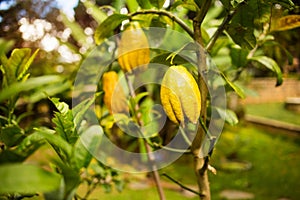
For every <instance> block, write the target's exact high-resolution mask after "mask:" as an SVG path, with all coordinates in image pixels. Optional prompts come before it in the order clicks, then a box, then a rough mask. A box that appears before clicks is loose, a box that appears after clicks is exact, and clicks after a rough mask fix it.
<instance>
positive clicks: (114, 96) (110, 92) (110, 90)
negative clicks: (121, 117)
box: [102, 71, 128, 114]
mask: <svg viewBox="0 0 300 200" xmlns="http://www.w3.org/2000/svg"><path fill="white" fill-rule="evenodd" d="M102 81H103V91H104V98H103V101H104V104H105V105H106V107H107V108H108V110H109V112H110V113H111V114H112V113H127V112H128V105H127V102H126V96H125V93H124V91H123V89H122V87H121V86H120V85H119V84H118V74H117V73H116V72H115V71H109V72H106V73H104V74H103V77H102Z"/></svg>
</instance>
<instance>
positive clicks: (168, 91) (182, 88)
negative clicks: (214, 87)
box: [160, 66, 201, 124]
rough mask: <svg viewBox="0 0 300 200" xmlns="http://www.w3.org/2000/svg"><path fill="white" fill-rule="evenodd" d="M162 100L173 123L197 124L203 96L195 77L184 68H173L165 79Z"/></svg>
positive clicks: (162, 87) (168, 71) (161, 93)
mask: <svg viewBox="0 0 300 200" xmlns="http://www.w3.org/2000/svg"><path fill="white" fill-rule="evenodd" d="M160 98H161V103H162V105H163V108H164V110H165V112H166V114H167V116H168V117H169V119H170V120H171V121H173V122H174V123H176V124H180V123H184V122H186V120H188V121H189V122H192V123H194V124H196V123H197V121H198V118H199V116H200V111H201V95H200V91H199V88H198V85H197V83H196V81H195V79H194V77H193V76H192V75H191V74H190V73H189V72H188V70H187V69H186V68H185V67H183V66H171V67H170V68H169V69H168V70H167V72H166V74H165V75H164V77H163V80H162V85H161V90H160Z"/></svg>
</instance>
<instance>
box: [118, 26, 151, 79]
mask: <svg viewBox="0 0 300 200" xmlns="http://www.w3.org/2000/svg"><path fill="white" fill-rule="evenodd" d="M118 56H119V57H118V62H119V64H120V66H121V69H122V70H123V71H124V72H129V73H131V72H132V70H133V69H134V68H138V69H142V70H144V69H146V68H147V64H148V63H149V62H150V49H149V43H148V39H147V37H146V35H145V33H144V31H143V29H141V27H140V24H139V23H138V22H136V21H133V22H130V24H129V26H128V27H127V28H126V29H125V30H124V32H123V33H122V35H121V40H120V43H119V47H118Z"/></svg>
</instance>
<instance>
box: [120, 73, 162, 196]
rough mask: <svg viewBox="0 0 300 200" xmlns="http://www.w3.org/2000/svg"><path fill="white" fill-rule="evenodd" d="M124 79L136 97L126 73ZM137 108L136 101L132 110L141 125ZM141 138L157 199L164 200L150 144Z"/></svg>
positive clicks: (132, 95) (130, 91)
mask: <svg viewBox="0 0 300 200" xmlns="http://www.w3.org/2000/svg"><path fill="white" fill-rule="evenodd" d="M125 79H126V82H127V84H128V88H129V93H130V95H131V97H133V98H134V97H136V94H135V91H134V89H133V85H132V82H131V81H130V79H129V76H128V74H127V73H126V74H125ZM138 110H139V105H138V103H137V104H136V106H135V108H134V112H135V115H136V118H137V123H138V124H139V126H142V125H143V121H142V119H141V114H140V113H139V112H138ZM143 140H144V143H145V147H146V151H147V157H148V160H149V162H150V164H151V170H152V174H153V178H154V182H155V185H156V188H157V191H158V194H159V199H160V200H166V197H165V194H164V191H163V188H162V185H161V181H160V176H159V173H158V171H157V166H156V164H155V157H154V156H153V154H152V150H151V146H150V145H149V144H148V142H147V140H146V139H145V138H143Z"/></svg>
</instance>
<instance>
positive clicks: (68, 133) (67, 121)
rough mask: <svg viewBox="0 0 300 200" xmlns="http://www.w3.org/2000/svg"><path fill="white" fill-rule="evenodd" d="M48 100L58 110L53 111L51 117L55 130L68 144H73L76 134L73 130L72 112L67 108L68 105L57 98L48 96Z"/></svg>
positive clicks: (76, 137)
mask: <svg viewBox="0 0 300 200" xmlns="http://www.w3.org/2000/svg"><path fill="white" fill-rule="evenodd" d="M50 100H51V101H52V103H53V104H54V105H55V107H56V108H57V110H58V112H55V114H54V118H53V119H52V122H53V123H54V124H55V125H56V127H55V130H56V132H57V133H58V134H59V135H60V136H61V137H62V138H63V139H64V140H65V141H67V142H68V143H69V144H72V145H73V144H75V142H76V141H77V139H78V135H77V132H76V130H75V125H74V121H73V114H72V111H71V110H70V109H69V105H68V104H66V103H64V102H60V101H59V99H58V98H50Z"/></svg>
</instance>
